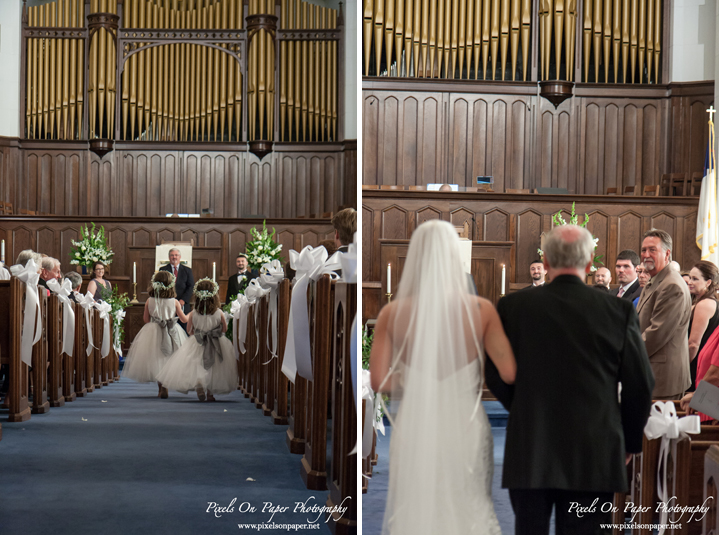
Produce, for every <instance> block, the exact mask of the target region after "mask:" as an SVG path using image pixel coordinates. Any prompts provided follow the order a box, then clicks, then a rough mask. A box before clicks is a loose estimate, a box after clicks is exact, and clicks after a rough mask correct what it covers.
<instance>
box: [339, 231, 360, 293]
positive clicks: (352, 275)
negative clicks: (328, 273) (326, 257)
mask: <svg viewBox="0 0 719 535" xmlns="http://www.w3.org/2000/svg"><path fill="white" fill-rule="evenodd" d="M339 262H340V265H341V266H342V280H343V281H344V282H347V283H349V284H357V234H355V235H354V241H353V242H352V243H350V244H349V246H348V247H347V252H346V253H339Z"/></svg>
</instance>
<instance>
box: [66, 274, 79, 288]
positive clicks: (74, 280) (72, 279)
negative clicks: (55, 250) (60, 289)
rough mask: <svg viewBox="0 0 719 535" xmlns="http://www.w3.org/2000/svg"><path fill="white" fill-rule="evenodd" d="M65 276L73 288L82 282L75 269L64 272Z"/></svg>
mask: <svg viewBox="0 0 719 535" xmlns="http://www.w3.org/2000/svg"><path fill="white" fill-rule="evenodd" d="M65 278H66V279H67V280H69V281H70V284H72V289H73V290H74V289H75V288H77V287H78V286H80V285H81V284H82V277H81V276H80V274H79V273H78V272H77V271H70V272H68V273H65Z"/></svg>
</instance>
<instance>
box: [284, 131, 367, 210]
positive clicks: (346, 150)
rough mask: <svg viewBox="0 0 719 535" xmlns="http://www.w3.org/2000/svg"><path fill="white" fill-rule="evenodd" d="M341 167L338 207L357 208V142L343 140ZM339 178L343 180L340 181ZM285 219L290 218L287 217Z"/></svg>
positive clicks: (338, 182) (338, 181)
mask: <svg viewBox="0 0 719 535" xmlns="http://www.w3.org/2000/svg"><path fill="white" fill-rule="evenodd" d="M341 162H342V165H341V166H339V167H338V168H337V169H338V173H339V174H338V176H337V181H336V183H337V184H339V185H340V186H341V188H342V189H341V191H340V192H338V195H337V197H338V199H340V206H355V207H356V206H357V140H356V139H350V140H345V141H344V144H343V152H342V160H341ZM340 177H344V179H342V180H340ZM287 217H292V216H291V215H288V216H287Z"/></svg>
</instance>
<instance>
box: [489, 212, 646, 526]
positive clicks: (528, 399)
mask: <svg viewBox="0 0 719 535" xmlns="http://www.w3.org/2000/svg"><path fill="white" fill-rule="evenodd" d="M543 245H544V246H543V250H544V265H545V267H546V268H547V270H548V274H549V278H550V280H551V281H552V282H551V283H548V284H546V285H544V286H543V287H540V288H536V289H535V290H533V291H531V292H517V293H515V294H511V295H508V296H507V297H504V298H503V299H502V300H500V301H499V304H498V307H497V311H498V312H499V315H500V318H501V320H502V324H503V326H504V329H505V331H506V333H507V336H508V338H509V340H510V342H511V344H512V349H513V350H514V355H515V357H516V359H517V379H516V382H515V384H514V385H513V386H508V385H506V384H505V383H503V382H502V381H501V379H500V377H499V374H498V373H497V369H496V368H495V367H494V366H493V365H492V363H491V360H490V359H487V363H486V382H487V385H488V387H489V388H490V390H491V391H492V392H493V393H494V394H495V395H496V396H497V398H498V399H499V400H500V401H501V402H502V404H503V405H504V406H505V407H506V408H507V409H508V410H509V420H508V423H507V438H506V444H505V452H504V472H503V475H502V486H503V487H504V488H508V489H509V496H510V499H511V502H512V508H513V509H514V513H515V516H516V523H515V533H516V534H518V535H525V534H526V535H530V534H531V535H540V534H541V535H545V534H548V533H549V519H550V517H551V514H552V509H553V508H555V514H556V533H557V534H558V535H584V534H587V535H589V534H591V535H594V534H599V533H602V534H603V533H606V534H609V533H611V529H602V528H600V524H601V523H610V522H611V512H602V505H603V504H605V503H609V504H610V505H609V506H605V511H606V507H609V510H610V511H611V502H612V497H613V493H614V492H621V491H626V490H627V470H626V466H625V464H626V462H628V461H629V459H630V458H631V456H630V454H633V453H638V452H640V451H641V449H642V433H643V430H644V425H645V423H646V421H647V418H648V416H649V409H650V407H651V401H652V398H651V394H652V388H653V387H654V376H653V375H652V370H651V367H650V366H649V359H648V357H647V353H646V350H645V348H644V342H643V341H642V337H641V333H640V331H639V321H638V319H637V315H636V313H635V312H634V307H633V306H632V303H631V301H628V300H625V299H617V298H616V297H613V296H611V295H609V294H608V293H605V292H597V291H595V290H594V289H593V288H591V287H589V286H587V285H586V284H585V283H584V279H585V278H586V274H587V273H588V272H589V270H590V268H591V265H592V256H593V254H594V241H593V240H592V236H591V234H590V233H589V232H588V231H587V230H586V229H582V228H580V227H577V226H574V225H566V226H560V227H556V228H554V229H553V230H552V231H551V232H550V233H549V234H548V235H547V236H546V239H545V242H544V244H543ZM598 320H600V321H598ZM619 383H621V384H622V390H621V402H620V401H619V398H618V386H619ZM595 499H596V500H598V501H597V503H596V504H595V507H594V508H591V506H592V503H593V502H594V500H595ZM578 507H584V508H588V509H586V510H584V511H578ZM589 508H591V509H592V511H590V510H589Z"/></svg>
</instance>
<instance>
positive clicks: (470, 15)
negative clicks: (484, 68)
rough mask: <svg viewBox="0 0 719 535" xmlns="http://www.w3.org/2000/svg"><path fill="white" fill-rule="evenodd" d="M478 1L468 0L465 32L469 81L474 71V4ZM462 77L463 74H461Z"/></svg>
mask: <svg viewBox="0 0 719 535" xmlns="http://www.w3.org/2000/svg"><path fill="white" fill-rule="evenodd" d="M475 1H476V0H467V16H466V20H465V30H464V50H465V54H466V59H467V78H466V79H467V80H469V79H470V72H471V70H472V51H473V50H474V39H473V37H472V29H473V28H474V3H475ZM460 77H462V76H461V73H460Z"/></svg>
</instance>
